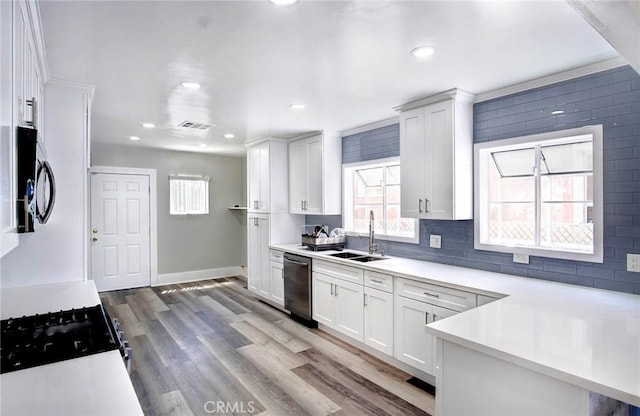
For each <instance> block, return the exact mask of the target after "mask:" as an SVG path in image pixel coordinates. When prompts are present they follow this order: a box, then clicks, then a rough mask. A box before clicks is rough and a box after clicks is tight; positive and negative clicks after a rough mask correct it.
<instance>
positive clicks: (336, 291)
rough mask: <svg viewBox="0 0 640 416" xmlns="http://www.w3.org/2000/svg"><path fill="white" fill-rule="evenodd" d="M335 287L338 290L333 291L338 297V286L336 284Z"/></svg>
mask: <svg viewBox="0 0 640 416" xmlns="http://www.w3.org/2000/svg"><path fill="white" fill-rule="evenodd" d="M335 286H336V288H335V289H333V291H334V292H335V293H336V296H338V285H337V284H336V285H335Z"/></svg>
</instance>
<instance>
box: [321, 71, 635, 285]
mask: <svg viewBox="0 0 640 416" xmlns="http://www.w3.org/2000/svg"><path fill="white" fill-rule="evenodd" d="M557 109H560V110H565V114H562V115H551V114H550V113H551V111H553V110H557ZM473 119H474V132H473V139H474V142H476V143H478V142H486V141H491V140H498V139H504V138H508V137H517V136H523V135H528V134H535V133H542V132H548V131H554V130H562V129H569V128H575V127H582V126H586V125H593V124H602V125H603V126H604V127H603V133H604V144H603V147H604V204H605V205H604V211H605V212H604V263H602V264H599V263H587V262H578V261H569V260H558V259H550V258H542V257H533V256H532V257H531V258H530V264H528V265H522V264H514V263H513V261H512V255H511V254H506V253H497V252H489V251H479V250H475V249H474V248H473V233H474V227H473V221H472V220H471V221H436V220H421V221H420V244H417V245H416V244H406V243H396V242H390V241H378V243H379V246H380V249H383V250H385V251H386V252H387V253H388V254H390V255H397V256H403V257H410V258H415V259H419V260H427V261H433V262H437V263H445V264H453V265H457V266H463V267H469V268H474V269H481V270H489V271H495V272H502V273H509V274H515V275H519V276H525V277H531V278H535V279H544V280H552V281H558V282H563V283H570V284H576V285H582V286H589V287H596V288H602V289H609V290H616V291H621V292H628V293H636V294H640V273H632V272H627V271H626V255H627V253H640V75H638V74H637V73H636V72H635V71H634V70H633V69H632V68H631V67H629V66H625V67H621V68H616V69H611V70H608V71H604V72H600V73H597V74H593V75H587V76H584V77H580V78H576V79H572V80H569V81H565V82H561V83H557V84H553V85H548V86H545V87H541V88H536V89H533V90H529V91H524V92H521V93H518V94H513V95H510V96H506V97H500V98H496V99H494V100H491V101H485V102H481V103H478V104H476V105H475V106H474V109H473ZM398 142H399V131H398V129H397V127H396V129H395V130H394V129H393V128H391V127H386V128H382V129H376V130H372V131H370V132H365V133H360V134H357V135H353V136H347V137H344V138H343V147H342V149H343V160H348V161H350V162H356V161H359V160H370V159H371V157H370V155H371V154H374V155H375V158H384V157H391V156H397V155H398V152H397V150H396V148H397V144H398ZM385 143H386V144H385ZM368 148H371V149H369V150H367V149H368ZM314 220H315V221H316V222H320V223H321V222H322V219H321V218H314ZM332 220H333V219H332ZM430 234H439V235H441V236H442V248H441V249H434V248H430V247H429V235H430ZM347 245H348V247H350V248H353V249H358V250H366V249H367V240H366V239H363V238H360V239H358V238H352V237H349V238H348V239H347Z"/></svg>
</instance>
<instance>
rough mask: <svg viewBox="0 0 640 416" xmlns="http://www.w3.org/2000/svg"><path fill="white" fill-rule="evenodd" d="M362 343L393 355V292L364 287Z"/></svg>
mask: <svg viewBox="0 0 640 416" xmlns="http://www.w3.org/2000/svg"><path fill="white" fill-rule="evenodd" d="M364 343H365V344H366V345H368V346H370V347H372V348H375V349H377V350H378V351H381V352H383V353H385V354H388V355H393V293H388V292H383V291H382V290H378V289H373V288H370V287H365V288H364Z"/></svg>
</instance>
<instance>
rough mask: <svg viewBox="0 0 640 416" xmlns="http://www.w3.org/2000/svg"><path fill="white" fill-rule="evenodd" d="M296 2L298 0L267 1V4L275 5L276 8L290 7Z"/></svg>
mask: <svg viewBox="0 0 640 416" xmlns="http://www.w3.org/2000/svg"><path fill="white" fill-rule="evenodd" d="M297 2H298V0H269V3H272V4H275V5H276V6H291V5H292V4H295V3H297Z"/></svg>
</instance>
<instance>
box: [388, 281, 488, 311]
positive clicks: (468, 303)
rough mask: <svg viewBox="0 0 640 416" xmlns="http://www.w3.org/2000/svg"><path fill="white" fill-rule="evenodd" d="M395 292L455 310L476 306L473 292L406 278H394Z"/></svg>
mask: <svg viewBox="0 0 640 416" xmlns="http://www.w3.org/2000/svg"><path fill="white" fill-rule="evenodd" d="M396 294H398V295H399V296H404V297H406V298H410V299H415V300H417V301H420V302H426V303H430V304H432V305H438V306H442V307H445V308H448V309H453V310H455V311H463V310H465V309H469V308H475V306H476V294H475V293H470V292H465V291H462V290H457V289H451V288H448V287H444V286H438V285H433V284H430V283H423V282H415V281H413V280H407V279H399V278H398V279H396Z"/></svg>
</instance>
